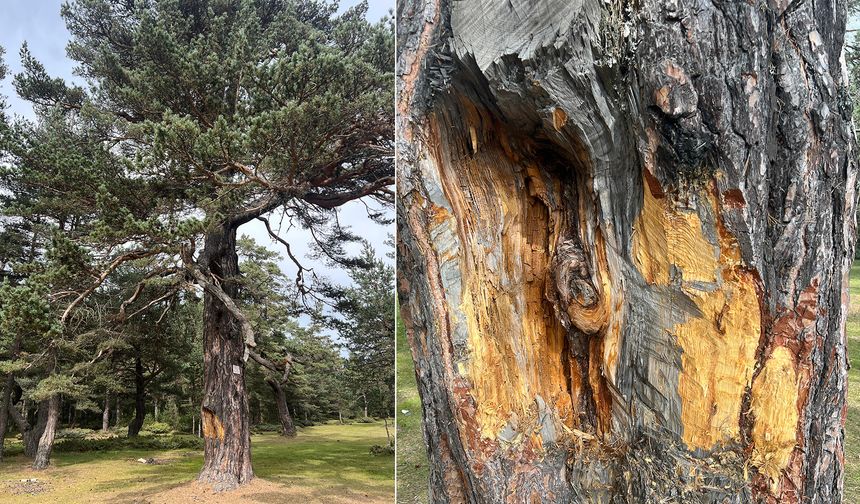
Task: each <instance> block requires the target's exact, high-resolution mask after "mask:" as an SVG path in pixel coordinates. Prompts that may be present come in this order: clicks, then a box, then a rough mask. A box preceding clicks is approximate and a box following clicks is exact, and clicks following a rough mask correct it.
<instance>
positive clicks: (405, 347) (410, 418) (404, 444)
mask: <svg viewBox="0 0 860 504" xmlns="http://www.w3.org/2000/svg"><path fill="white" fill-rule="evenodd" d="M403 410H407V411H408V413H406V414H404V413H403ZM396 423H397V504H424V503H426V502H427V453H426V451H425V450H426V448H425V445H424V436H423V434H422V432H421V399H420V398H419V397H418V386H417V384H416V382H415V367H414V365H413V363H412V353H411V351H410V350H409V341H408V340H407V338H406V331H405V330H404V328H403V322H402V321H401V320H400V310H399V309H398V310H397V422H396Z"/></svg>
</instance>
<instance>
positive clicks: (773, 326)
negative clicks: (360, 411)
mask: <svg viewBox="0 0 860 504" xmlns="http://www.w3.org/2000/svg"><path fill="white" fill-rule="evenodd" d="M845 14H846V6H845V3H844V2H843V1H836V2H821V1H812V0H806V1H804V0H798V1H795V2H791V3H789V2H762V1H754V2H723V1H715V2H679V1H673V2H662V1H660V2H658V1H641V2H637V3H622V2H616V1H610V2H602V1H590V0H582V1H578V2H562V1H560V0H559V1H556V0H541V1H538V2H525V1H522V0H505V1H501V0H482V1H478V0H473V1H469V2H464V1H453V2H452V1H449V0H400V1H399V2H398V70H397V71H398V82H397V89H398V99H397V108H398V120H397V121H398V124H397V129H398V170H399V173H398V195H399V202H398V230H399V235H398V237H399V256H398V262H399V271H400V275H399V291H400V296H401V306H402V312H403V316H404V320H405V324H406V327H407V329H408V332H409V338H410V342H411V345H412V351H413V356H414V358H415V362H416V374H417V378H418V386H419V392H420V394H421V397H422V402H423V405H424V406H423V407H424V418H425V440H426V442H427V445H428V455H429V458H430V466H431V472H430V495H431V498H432V500H433V501H434V502H580V501H581V502H658V501H661V499H664V498H668V499H670V501H679V502H789V503H790V502H820V503H829V502H838V501H839V500H840V499H841V495H842V472H843V459H842V456H843V453H842V452H843V450H842V442H843V430H842V427H843V424H844V420H845V418H844V415H845V382H846V367H847V360H846V355H845V351H846V347H845V339H844V326H845V320H846V314H847V313H846V308H845V307H846V299H847V285H848V284H847V275H848V272H849V269H850V264H851V259H852V256H853V249H854V239H855V228H854V218H853V215H854V208H855V195H856V186H857V169H856V164H855V161H854V157H855V152H854V141H853V135H852V133H851V130H850V116H851V114H850V111H851V105H850V103H849V101H848V95H847V89H846V77H845V75H844V68H843V63H842V60H841V59H840V56H841V51H842V46H843V37H844V31H845Z"/></svg>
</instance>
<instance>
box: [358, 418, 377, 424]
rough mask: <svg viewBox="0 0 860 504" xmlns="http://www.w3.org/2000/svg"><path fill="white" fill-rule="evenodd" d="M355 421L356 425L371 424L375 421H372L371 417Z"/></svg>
mask: <svg viewBox="0 0 860 504" xmlns="http://www.w3.org/2000/svg"><path fill="white" fill-rule="evenodd" d="M355 421H356V422H358V423H373V422H375V421H376V420H374V419H373V418H371V417H364V418H356V419H355Z"/></svg>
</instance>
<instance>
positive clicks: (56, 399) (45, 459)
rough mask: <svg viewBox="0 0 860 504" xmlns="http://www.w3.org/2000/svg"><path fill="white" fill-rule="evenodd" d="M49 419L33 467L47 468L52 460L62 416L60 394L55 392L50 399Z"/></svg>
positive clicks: (40, 439)
mask: <svg viewBox="0 0 860 504" xmlns="http://www.w3.org/2000/svg"><path fill="white" fill-rule="evenodd" d="M47 402H48V407H47V410H48V412H47V419H46V422H45V429H44V431H43V432H42V436H41V437H40V438H39V447H38V449H37V450H36V457H35V458H34V459H33V469H37V470H38V469H45V468H46V467H48V464H49V463H50V462H51V450H53V449H54V435H55V434H56V432H57V420H58V419H59V417H60V396H59V395H57V394H55V395H53V396H51V398H50V399H48V401H47Z"/></svg>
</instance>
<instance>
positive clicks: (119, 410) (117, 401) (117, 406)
mask: <svg viewBox="0 0 860 504" xmlns="http://www.w3.org/2000/svg"><path fill="white" fill-rule="evenodd" d="M114 411H116V413H115V415H116V416H115V417H114V420H113V422H114V426H115V427H119V420H120V417H121V416H122V410H121V409H120V407H119V394H117V396H116V406H115V407H114Z"/></svg>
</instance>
